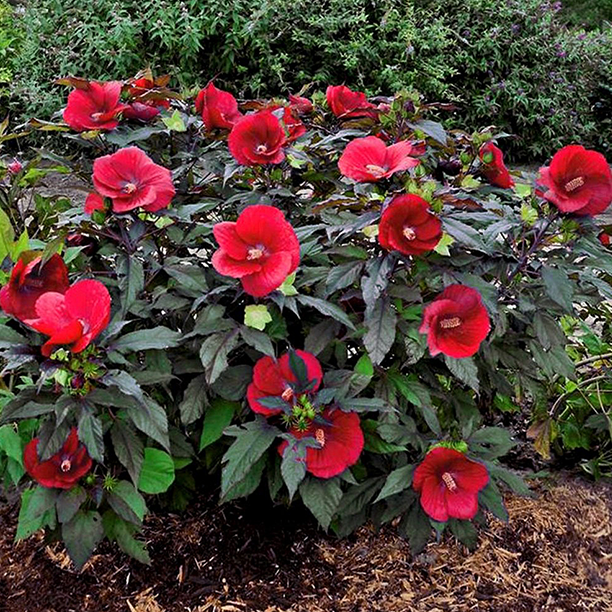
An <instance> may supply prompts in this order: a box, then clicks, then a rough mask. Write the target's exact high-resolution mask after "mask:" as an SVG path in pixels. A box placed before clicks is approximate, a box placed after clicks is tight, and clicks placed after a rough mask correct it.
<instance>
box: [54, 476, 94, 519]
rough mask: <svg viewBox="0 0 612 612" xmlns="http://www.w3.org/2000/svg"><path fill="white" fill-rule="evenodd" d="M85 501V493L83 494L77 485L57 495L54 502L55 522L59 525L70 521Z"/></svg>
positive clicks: (83, 491)
mask: <svg viewBox="0 0 612 612" xmlns="http://www.w3.org/2000/svg"><path fill="white" fill-rule="evenodd" d="M86 499H87V493H85V490H84V489H83V487H80V486H78V485H77V486H76V487H73V488H72V489H69V490H68V491H62V492H61V493H59V495H58V498H57V502H56V508H57V520H58V521H59V522H60V523H67V522H68V521H71V520H72V519H73V517H74V515H75V514H76V513H77V512H78V511H79V508H80V507H81V506H82V505H83V502H84V501H85V500H86Z"/></svg>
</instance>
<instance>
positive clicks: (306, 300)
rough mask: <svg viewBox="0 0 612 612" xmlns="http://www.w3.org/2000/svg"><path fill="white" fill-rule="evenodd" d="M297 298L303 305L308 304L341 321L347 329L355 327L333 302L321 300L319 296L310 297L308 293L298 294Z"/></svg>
mask: <svg viewBox="0 0 612 612" xmlns="http://www.w3.org/2000/svg"><path fill="white" fill-rule="evenodd" d="M297 299H298V301H299V302H300V303H301V304H303V305H304V306H310V307H311V308H314V309H315V310H318V311H319V312H320V313H321V314H324V315H325V316H327V317H332V318H333V319H336V321H338V322H339V323H342V325H345V326H346V327H348V328H349V329H352V330H354V329H355V326H354V325H353V322H352V321H351V320H350V319H349V318H348V315H347V314H346V313H345V312H344V311H343V310H342V309H341V308H339V307H338V306H336V305H335V304H332V303H331V302H328V301H326V300H322V299H321V298H315V297H311V296H309V295H298V296H297Z"/></svg>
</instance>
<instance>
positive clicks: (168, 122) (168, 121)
mask: <svg viewBox="0 0 612 612" xmlns="http://www.w3.org/2000/svg"><path fill="white" fill-rule="evenodd" d="M162 121H163V123H164V125H165V126H166V127H167V128H168V129H169V130H170V131H171V132H186V131H187V127H186V126H185V122H184V121H183V118H182V117H181V113H179V111H178V110H175V111H174V112H173V113H172V115H170V117H162Z"/></svg>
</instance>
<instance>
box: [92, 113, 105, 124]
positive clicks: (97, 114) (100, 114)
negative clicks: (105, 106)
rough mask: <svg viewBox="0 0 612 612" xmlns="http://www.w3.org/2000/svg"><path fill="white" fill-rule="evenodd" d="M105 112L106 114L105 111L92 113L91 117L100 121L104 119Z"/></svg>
mask: <svg viewBox="0 0 612 612" xmlns="http://www.w3.org/2000/svg"><path fill="white" fill-rule="evenodd" d="M103 114H104V113H92V114H91V118H92V119H93V120H94V121H96V122H98V121H100V120H101V119H102V115H103Z"/></svg>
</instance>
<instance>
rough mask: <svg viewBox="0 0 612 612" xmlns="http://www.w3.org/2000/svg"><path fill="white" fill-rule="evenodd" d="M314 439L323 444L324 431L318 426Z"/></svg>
mask: <svg viewBox="0 0 612 612" xmlns="http://www.w3.org/2000/svg"><path fill="white" fill-rule="evenodd" d="M315 440H316V441H317V442H318V443H319V444H320V445H321V446H325V432H324V431H323V430H322V429H321V428H320V427H319V429H317V430H316V431H315Z"/></svg>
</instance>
